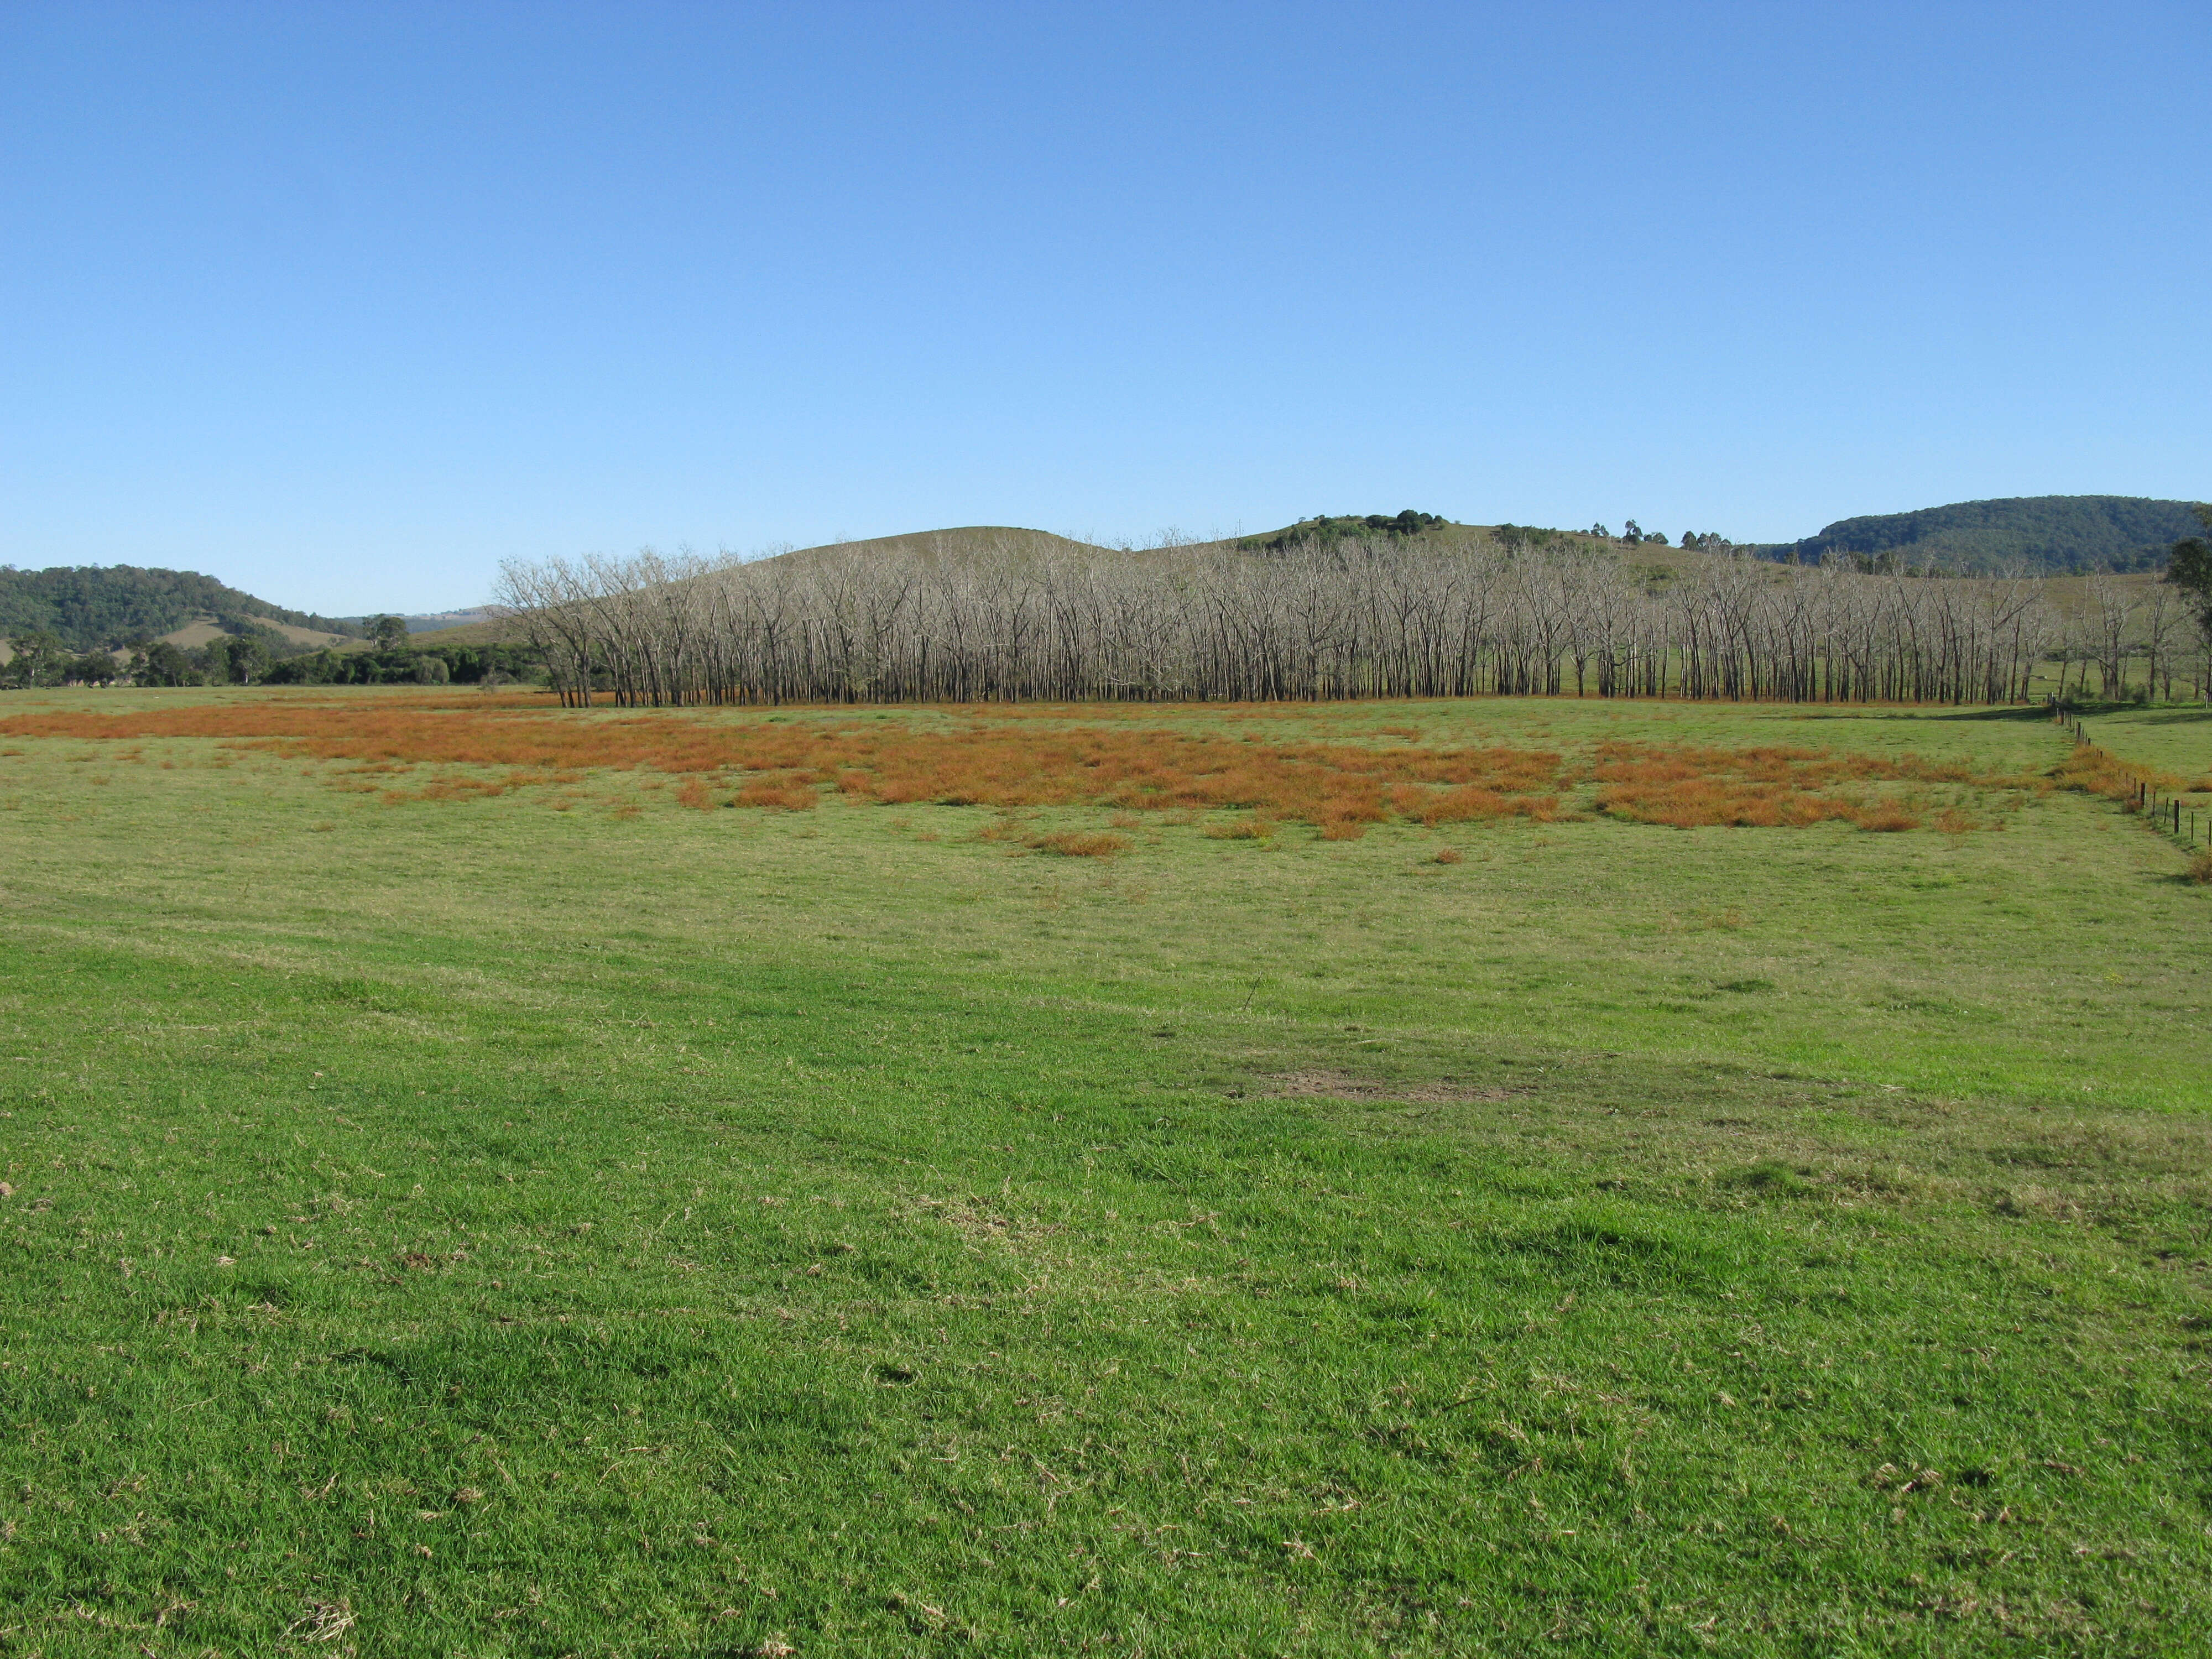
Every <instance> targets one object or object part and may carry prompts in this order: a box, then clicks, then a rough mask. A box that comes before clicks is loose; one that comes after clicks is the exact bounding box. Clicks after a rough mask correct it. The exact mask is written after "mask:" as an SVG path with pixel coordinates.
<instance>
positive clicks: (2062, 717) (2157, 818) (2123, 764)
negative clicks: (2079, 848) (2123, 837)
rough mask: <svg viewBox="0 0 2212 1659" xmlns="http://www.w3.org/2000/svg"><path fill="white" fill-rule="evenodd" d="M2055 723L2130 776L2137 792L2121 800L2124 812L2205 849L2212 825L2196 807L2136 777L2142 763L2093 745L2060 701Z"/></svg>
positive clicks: (2185, 843) (2054, 701)
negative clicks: (2128, 812)
mask: <svg viewBox="0 0 2212 1659" xmlns="http://www.w3.org/2000/svg"><path fill="white" fill-rule="evenodd" d="M2051 719H2052V720H2054V721H2056V722H2057V724H2059V725H2061V726H2064V727H2065V728H2066V729H2067V730H2068V731H2069V732H2071V733H2072V734H2073V737H2074V746H2075V748H2076V749H2086V750H2088V751H2089V752H2090V754H2091V755H2093V756H2095V757H2099V758H2100V759H2102V760H2104V761H2106V762H2107V763H2110V764H2111V766H2112V769H2113V770H2114V771H2115V772H2119V773H2122V774H2123V775H2127V776H2129V780H2130V782H2131V783H2132V785H2133V786H2134V788H2133V793H2131V794H2127V795H2123V796H2121V797H2119V798H2118V799H2119V803H2120V805H2121V807H2122V809H2123V810H2124V811H2130V812H2133V813H2136V815H2137V816H2139V817H2142V819H2143V820H2144V821H2145V822H2146V823H2148V824H2149V826H2150V827H2151V828H2152V829H2155V830H2157V831H2158V832H2159V833H2160V835H2164V836H2172V838H2173V839H2174V840H2176V841H2178V842H2180V843H2181V844H2182V845H2183V846H2184V847H2190V848H2201V847H2203V845H2204V832H2205V830H2206V829H2212V821H2208V820H2207V818H2206V817H2204V816H2203V815H2200V814H2199V812H2198V811H2197V808H2196V807H2195V806H2193V805H2189V806H2185V805H2183V804H2182V800H2181V798H2180V797H2179V795H2176V794H2174V793H2172V792H2171V791H2167V792H2165V793H2160V789H2159V787H2158V786H2157V784H2156V783H2155V782H2154V781H2152V780H2151V779H2149V778H2148V777H2145V776H2141V775H2138V774H2141V773H2142V772H2143V771H2144V770H2145V769H2144V768H2143V767H2142V766H2141V765H2140V764H2139V763H2136V762H2133V761H2130V760H2126V759H2124V758H2123V757H2120V756H2118V755H2115V754H2114V753H2112V750H2109V749H2106V748H2105V747H2103V746H2102V745H2101V744H2097V743H2095V742H2093V741H2092V740H2091V738H2090V736H2089V732H2088V728H2087V726H2083V725H2082V724H2081V720H2080V719H2079V718H2078V717H2077V716H2076V715H2075V714H2073V713H2072V711H2070V710H2069V709H2068V708H2066V707H2065V706H2064V705H2063V704H2062V703H2060V702H2058V701H2057V698H2055V697H2054V698H2053V699H2051Z"/></svg>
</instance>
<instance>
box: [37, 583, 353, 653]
mask: <svg viewBox="0 0 2212 1659" xmlns="http://www.w3.org/2000/svg"><path fill="white" fill-rule="evenodd" d="M201 617H213V618H214V619H215V622H216V625H217V626H218V627H220V628H222V629H226V630H228V631H229V632H232V633H242V632H246V631H249V630H251V629H255V628H258V627H260V626H262V625H264V624H266V623H289V624H290V625H291V626H293V627H295V628H311V629H317V630H318V631H319V632H322V633H325V634H337V635H345V636H348V637H358V636H359V635H360V634H361V632H362V629H361V627H360V625H359V624H358V623H352V622H349V621H344V620H341V619H337V618H333V617H319V616H315V615H313V614H312V613H311V612H307V611H287V610H285V609H283V607H282V606H281V605H271V604H270V603H269V602H268V601H267V600H266V599H256V598H254V597H253V595H252V594H251V593H241V592H239V590H238V589H236V588H234V587H228V586H224V585H223V584H222V582H219V581H217V580H216V579H215V578H214V577H212V576H203V575H201V574H199V573H198V572H197V571H196V570H142V569H139V568H136V567H135V566H131V565H127V564H118V565H106V566H101V565H57V566H54V567H52V568H50V569H46V570H16V569H14V568H7V567H0V638H5V637H12V636H15V635H32V634H51V635H52V636H53V637H54V638H55V640H56V641H58V642H59V644H60V645H61V646H62V647H64V648H67V649H70V650H74V651H79V652H82V651H89V650H92V649H94V647H99V646H102V645H109V644H112V643H113V642H115V641H118V640H129V639H150V638H154V637H155V636H157V635H162V634H169V633H173V632H175V631H176V630H177V629H179V628H182V627H184V626H185V624H187V623H191V622H195V621H197V620H198V619H199V618H201Z"/></svg>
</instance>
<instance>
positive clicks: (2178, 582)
mask: <svg viewBox="0 0 2212 1659" xmlns="http://www.w3.org/2000/svg"><path fill="white" fill-rule="evenodd" d="M2197 518H2198V520H2200V521H2201V522H2202V523H2203V526H2204V527H2205V529H2207V530H2212V507H2208V506H2206V505H2205V504H2204V503H2203V502H2202V501H2199V502H2198V503H2197ZM2166 580H2168V581H2169V582H2172V584H2173V585H2174V586H2176V587H2178V588H2179V589H2181V590H2182V592H2185V593H2186V594H2188V595H2189V597H2190V600H2191V608H2192V609H2193V610H2194V611H2196V613H2197V628H2198V629H2200V630H2201V631H2202V632H2203V635H2204V637H2205V638H2206V640H2208V641H2212V542H2208V541H2206V540H2205V539H2204V538H2203V537H2202V536H2185V537H2184V538H2182V539H2181V540H2179V541H2178V542H2176V543H2174V544H2173V551H2172V555H2171V556H2169V558H2168V560H2167V562H2166Z"/></svg>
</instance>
